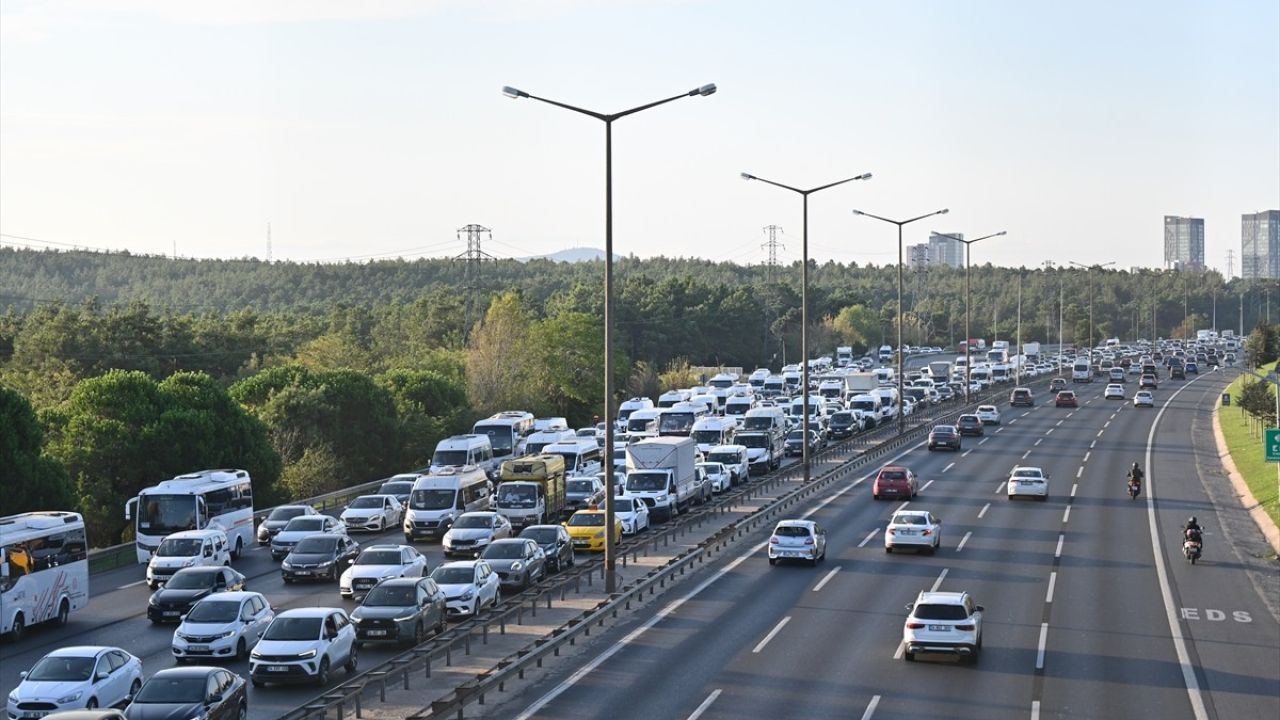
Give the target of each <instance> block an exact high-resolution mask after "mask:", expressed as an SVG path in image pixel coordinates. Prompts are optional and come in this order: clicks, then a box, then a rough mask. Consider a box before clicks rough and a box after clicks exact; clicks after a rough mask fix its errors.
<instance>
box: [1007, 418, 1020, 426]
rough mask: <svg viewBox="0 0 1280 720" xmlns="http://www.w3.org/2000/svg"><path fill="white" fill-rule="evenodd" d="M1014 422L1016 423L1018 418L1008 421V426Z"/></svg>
mask: <svg viewBox="0 0 1280 720" xmlns="http://www.w3.org/2000/svg"><path fill="white" fill-rule="evenodd" d="M1016 422H1018V418H1014V419H1012V420H1010V421H1009V424H1010V425H1012V424H1014V423H1016Z"/></svg>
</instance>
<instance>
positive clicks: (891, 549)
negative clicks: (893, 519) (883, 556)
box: [884, 545, 893, 554]
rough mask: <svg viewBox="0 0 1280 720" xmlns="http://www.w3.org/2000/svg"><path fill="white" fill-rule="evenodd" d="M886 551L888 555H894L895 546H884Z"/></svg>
mask: <svg viewBox="0 0 1280 720" xmlns="http://www.w3.org/2000/svg"><path fill="white" fill-rule="evenodd" d="M884 551H885V552H886V553H890V554H892V553H893V546H892V545H885V546H884Z"/></svg>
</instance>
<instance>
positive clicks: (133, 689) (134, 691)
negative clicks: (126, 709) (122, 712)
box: [125, 678, 142, 705]
mask: <svg viewBox="0 0 1280 720" xmlns="http://www.w3.org/2000/svg"><path fill="white" fill-rule="evenodd" d="M141 689H142V680H141V679H140V678H134V680H133V684H132V685H130V686H129V697H127V698H125V704H126V705H128V704H129V703H131V702H133V699H134V698H135V697H137V696H138V691H139V690H141Z"/></svg>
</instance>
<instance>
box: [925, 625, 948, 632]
mask: <svg viewBox="0 0 1280 720" xmlns="http://www.w3.org/2000/svg"><path fill="white" fill-rule="evenodd" d="M929 629H930V630H933V631H934V632H950V631H951V626H950V625H930V626H929Z"/></svg>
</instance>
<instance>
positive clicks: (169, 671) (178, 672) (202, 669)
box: [147, 665, 222, 682]
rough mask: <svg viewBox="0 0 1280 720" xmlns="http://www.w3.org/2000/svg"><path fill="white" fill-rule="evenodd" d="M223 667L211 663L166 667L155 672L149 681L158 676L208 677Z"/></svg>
mask: <svg viewBox="0 0 1280 720" xmlns="http://www.w3.org/2000/svg"><path fill="white" fill-rule="evenodd" d="M221 669H222V668H216V667H213V666H211V665H188V666H185V667H171V668H165V669H163V670H159V671H157V672H156V674H155V675H152V676H151V678H150V680H148V681H147V682H150V681H151V680H154V679H156V678H158V677H167V678H170V677H190V678H199V677H207V676H208V675H209V673H211V672H216V671H218V670H221Z"/></svg>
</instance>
